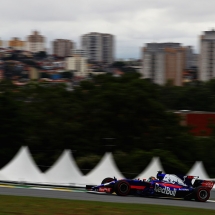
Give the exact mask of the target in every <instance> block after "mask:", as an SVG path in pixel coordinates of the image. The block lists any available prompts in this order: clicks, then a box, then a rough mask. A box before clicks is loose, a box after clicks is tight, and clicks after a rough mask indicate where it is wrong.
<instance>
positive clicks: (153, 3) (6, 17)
mask: <svg viewBox="0 0 215 215" xmlns="http://www.w3.org/2000/svg"><path fill="white" fill-rule="evenodd" d="M0 2H1V5H0V32H1V33H0V38H1V39H2V40H9V39H11V38H12V37H19V38H20V39H22V40H25V39H26V36H27V35H29V34H31V32H32V31H33V30H38V31H39V32H40V33H41V34H42V35H44V36H45V37H46V41H47V46H50V42H51V41H52V40H54V39H70V40H73V41H74V42H75V43H76V44H77V48H79V46H80V36H81V35H83V34H86V33H89V32H100V33H110V34H113V35H115V44H116V51H115V56H116V58H140V56H141V54H140V47H143V46H144V44H145V43H149V42H179V43H182V44H183V45H185V46H187V45H192V46H194V48H195V51H196V52H198V50H199V35H201V34H202V32H203V31H206V30H211V29H212V28H215V12H214V8H215V1H214V0H198V1H196V0H179V1H175V0H60V1H59V0H36V1H32V0H19V1H17V0H1V1H0Z"/></svg>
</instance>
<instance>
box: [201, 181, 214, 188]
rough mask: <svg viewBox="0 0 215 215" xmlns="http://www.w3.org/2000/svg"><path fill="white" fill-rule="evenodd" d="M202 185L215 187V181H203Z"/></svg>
mask: <svg viewBox="0 0 215 215" xmlns="http://www.w3.org/2000/svg"><path fill="white" fill-rule="evenodd" d="M202 186H203V187H208V188H213V186H214V182H212V181H203V183H202Z"/></svg>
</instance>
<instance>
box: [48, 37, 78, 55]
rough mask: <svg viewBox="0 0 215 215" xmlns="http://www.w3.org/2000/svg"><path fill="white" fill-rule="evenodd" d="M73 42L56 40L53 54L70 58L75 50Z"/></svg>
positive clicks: (53, 44)
mask: <svg viewBox="0 0 215 215" xmlns="http://www.w3.org/2000/svg"><path fill="white" fill-rule="evenodd" d="M73 46H74V45H73V42H72V41H71V40H64V39H56V40H55V41H53V43H52V47H53V54H54V55H56V56H58V57H67V56H70V55H71V53H72V49H73Z"/></svg>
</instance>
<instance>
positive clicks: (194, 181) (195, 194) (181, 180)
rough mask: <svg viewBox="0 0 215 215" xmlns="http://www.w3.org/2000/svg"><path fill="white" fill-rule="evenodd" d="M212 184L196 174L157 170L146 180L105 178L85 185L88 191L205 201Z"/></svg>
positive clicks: (208, 196)
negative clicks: (154, 174) (99, 182)
mask: <svg viewBox="0 0 215 215" xmlns="http://www.w3.org/2000/svg"><path fill="white" fill-rule="evenodd" d="M213 186H214V182H213V181H211V180H203V179H199V177H198V176H184V175H177V174H165V173H162V171H158V173H157V177H150V178H149V179H148V180H140V179H120V180H117V179H116V178H105V179H104V180H103V181H102V182H101V184H100V185H98V186H92V185H86V189H87V190H88V192H90V193H100V194H104V193H109V194H112V193H116V194H117V195H119V196H127V195H138V196H148V197H172V198H183V199H186V200H196V201H199V202H206V201H207V200H208V199H209V198H210V191H211V189H212V188H213Z"/></svg>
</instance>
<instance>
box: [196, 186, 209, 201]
mask: <svg viewBox="0 0 215 215" xmlns="http://www.w3.org/2000/svg"><path fill="white" fill-rule="evenodd" d="M194 193H195V200H196V201H198V202H206V201H207V200H208V199H209V198H210V190H209V189H208V188H206V187H197V188H196V189H195V191H194Z"/></svg>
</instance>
